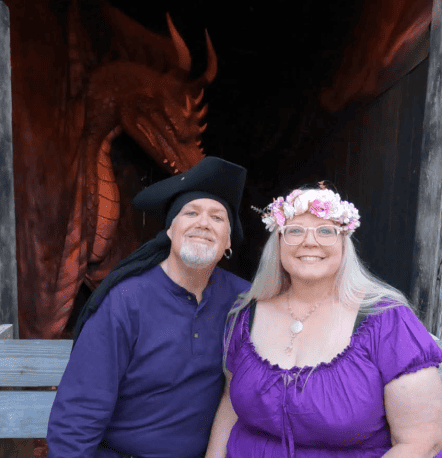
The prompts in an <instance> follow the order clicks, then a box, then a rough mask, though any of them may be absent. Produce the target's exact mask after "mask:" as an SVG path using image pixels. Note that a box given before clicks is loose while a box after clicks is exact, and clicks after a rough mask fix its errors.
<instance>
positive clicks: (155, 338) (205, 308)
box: [47, 157, 249, 458]
mask: <svg viewBox="0 0 442 458" xmlns="http://www.w3.org/2000/svg"><path fill="white" fill-rule="evenodd" d="M245 175H246V170H245V169H244V168H242V167H240V166H237V165H235V164H232V163H230V162H227V161H224V160H222V159H219V158H214V157H207V158H205V159H203V160H202V161H201V162H199V163H198V164H197V165H195V166H194V167H192V169H190V170H189V171H187V172H185V173H183V174H181V175H177V176H174V177H171V178H168V179H166V180H163V181H161V182H158V183H155V184H154V185H152V186H150V187H149V188H146V189H145V190H144V191H142V192H141V193H140V194H139V195H138V196H137V197H136V198H135V200H134V204H135V206H136V207H138V208H140V209H142V210H143V211H148V212H150V213H151V214H153V215H155V216H157V217H158V218H159V219H160V220H162V221H164V222H165V230H163V231H161V232H160V233H159V234H158V235H157V237H156V238H155V239H154V240H152V241H150V242H148V243H146V244H145V245H143V246H142V247H141V248H140V249H139V250H137V251H136V252H134V253H132V255H130V256H129V257H128V258H126V259H125V260H123V261H122V262H121V263H120V264H119V265H118V266H117V267H116V268H115V269H114V270H113V271H112V272H111V273H110V274H109V275H108V276H107V277H106V279H105V280H104V281H103V282H102V283H101V285H100V286H99V287H98V288H97V290H96V291H95V292H94V294H93V295H92V296H91V298H90V299H89V301H88V303H87V304H86V305H85V307H84V309H83V311H82V314H81V316H80V318H79V321H78V323H77V329H76V335H75V337H74V347H73V350H72V354H71V357H70V360H69V362H68V365H67V367H66V371H65V373H64V375H63V378H62V380H61V383H60V385H59V387H58V391H57V395H56V398H55V401H54V405H53V407H52V411H51V415H50V419H49V426H48V436H47V441H48V447H49V454H48V458H117V457H122V456H132V457H155V458H196V457H200V456H204V453H205V448H206V446H207V442H208V439H209V434H210V427H211V424H212V421H213V417H214V416H215V411H216V409H217V406H218V403H219V400H220V398H221V394H222V389H223V374H222V337H223V329H224V324H225V319H226V315H227V312H228V311H229V309H230V308H231V306H232V305H233V303H234V302H235V300H236V298H237V296H238V294H239V293H241V292H243V291H244V290H246V289H248V287H249V283H248V282H246V281H245V280H242V279H241V278H239V277H237V276H235V275H233V274H231V273H228V272H226V271H224V270H223V269H220V268H218V267H216V265H217V263H218V262H219V261H220V259H221V258H222V256H223V255H224V254H226V256H227V257H230V255H231V253H232V250H231V244H232V243H238V242H239V241H240V240H241V238H242V229H241V223H240V221H239V217H238V208H239V204H240V200H241V196H242V192H243V188H244V182H245Z"/></svg>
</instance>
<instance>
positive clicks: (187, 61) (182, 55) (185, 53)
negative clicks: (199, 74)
mask: <svg viewBox="0 0 442 458" xmlns="http://www.w3.org/2000/svg"><path fill="white" fill-rule="evenodd" d="M166 19H167V25H168V26H169V32H170V36H171V38H172V41H173V44H174V46H175V49H176V52H177V54H178V66H179V67H180V68H182V69H183V70H185V71H186V72H189V71H190V67H191V65H192V58H191V57H190V52H189V49H188V48H187V46H186V43H185V42H184V40H183V39H182V38H181V35H180V34H179V33H178V30H177V29H176V28H175V26H174V25H173V22H172V19H171V18H170V15H169V13H166Z"/></svg>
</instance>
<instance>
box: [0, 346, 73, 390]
mask: <svg viewBox="0 0 442 458" xmlns="http://www.w3.org/2000/svg"><path fill="white" fill-rule="evenodd" d="M71 348H72V340H40V339H24V340H0V384H1V386H14V387H20V386H28V387H37V386H58V384H59V383H60V380H61V376H62V375H63V372H64V370H65V368H66V364H67V362H68V360H69V356H70V352H71Z"/></svg>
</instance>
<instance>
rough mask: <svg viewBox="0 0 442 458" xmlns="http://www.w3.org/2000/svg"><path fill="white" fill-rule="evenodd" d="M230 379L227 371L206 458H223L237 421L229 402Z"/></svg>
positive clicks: (230, 375) (230, 376)
mask: <svg viewBox="0 0 442 458" xmlns="http://www.w3.org/2000/svg"><path fill="white" fill-rule="evenodd" d="M231 379H232V374H231V373H230V372H229V371H227V376H226V386H225V388H224V393H223V395H222V398H221V401H220V403H219V406H218V410H217V412H216V415H215V420H214V421H213V425H212V431H211V433H210V440H209V445H208V447H207V453H206V458H223V457H225V456H226V445H227V440H228V439H229V436H230V431H231V430H232V428H233V425H234V424H235V423H236V420H237V419H238V417H237V416H236V413H235V411H234V410H233V407H232V403H231V402H230V394H229V390H230V380H231Z"/></svg>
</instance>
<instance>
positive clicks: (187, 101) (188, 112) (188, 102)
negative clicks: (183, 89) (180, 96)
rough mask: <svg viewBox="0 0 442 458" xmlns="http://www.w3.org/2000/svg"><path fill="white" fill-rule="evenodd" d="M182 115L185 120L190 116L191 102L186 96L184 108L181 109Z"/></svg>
mask: <svg viewBox="0 0 442 458" xmlns="http://www.w3.org/2000/svg"><path fill="white" fill-rule="evenodd" d="M183 114H184V117H185V118H190V116H191V114H192V102H191V101H190V97H189V96H188V95H187V94H186V108H184V109H183Z"/></svg>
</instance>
